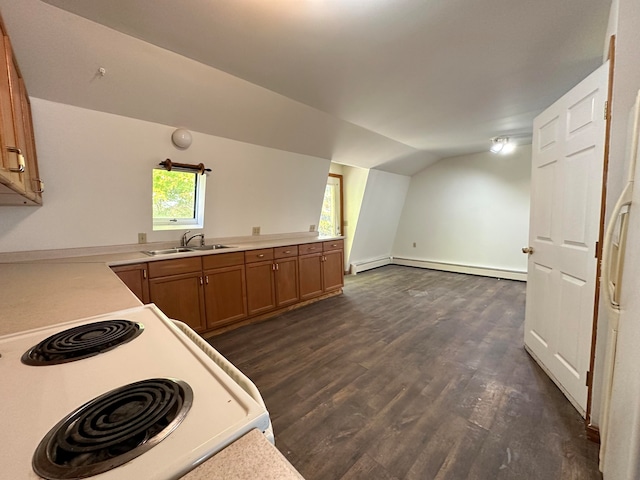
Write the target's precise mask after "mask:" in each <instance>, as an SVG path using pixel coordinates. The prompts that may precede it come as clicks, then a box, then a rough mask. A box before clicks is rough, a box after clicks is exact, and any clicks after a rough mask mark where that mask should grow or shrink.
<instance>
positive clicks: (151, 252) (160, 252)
mask: <svg viewBox="0 0 640 480" xmlns="http://www.w3.org/2000/svg"><path fill="white" fill-rule="evenodd" d="M185 252H193V248H190V247H173V248H165V249H162V250H148V251H146V252H142V253H145V254H147V255H150V256H152V257H153V256H155V255H170V254H172V253H185Z"/></svg>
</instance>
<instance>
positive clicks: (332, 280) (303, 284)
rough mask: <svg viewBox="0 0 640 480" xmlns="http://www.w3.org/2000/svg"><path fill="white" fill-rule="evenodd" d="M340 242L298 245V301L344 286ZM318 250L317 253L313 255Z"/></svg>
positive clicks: (341, 245) (342, 244)
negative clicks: (304, 253) (299, 253)
mask: <svg viewBox="0 0 640 480" xmlns="http://www.w3.org/2000/svg"><path fill="white" fill-rule="evenodd" d="M343 246H344V242H343V241H342V240H337V241H332V242H324V244H320V243H314V244H308V245H300V252H301V253H302V252H310V253H308V254H307V255H300V257H299V262H300V263H299V264H300V299H301V300H306V299H309V298H314V297H318V296H320V295H322V294H323V293H326V292H330V291H333V290H337V289H340V288H342V287H343V286H344V253H343ZM318 250H320V252H319V253H315V252H317V251H318Z"/></svg>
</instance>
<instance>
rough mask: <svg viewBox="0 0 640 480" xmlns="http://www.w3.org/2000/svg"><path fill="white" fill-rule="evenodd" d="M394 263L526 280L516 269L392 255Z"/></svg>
mask: <svg viewBox="0 0 640 480" xmlns="http://www.w3.org/2000/svg"><path fill="white" fill-rule="evenodd" d="M392 259H393V260H392V262H390V263H393V264H394V265H404V266H407V267H418V268H429V269H431V270H441V271H444V272H454V273H467V274H471V275H480V276H483V277H493V278H504V279H507V280H519V281H521V282H526V281H527V272H522V271H517V270H503V269H499V268H490V267H473V266H470V265H459V264H455V263H443V262H432V261H428V260H416V259H412V258H402V257H392Z"/></svg>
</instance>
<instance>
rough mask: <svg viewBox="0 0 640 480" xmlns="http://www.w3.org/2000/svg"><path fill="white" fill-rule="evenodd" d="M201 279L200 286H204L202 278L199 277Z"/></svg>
mask: <svg viewBox="0 0 640 480" xmlns="http://www.w3.org/2000/svg"><path fill="white" fill-rule="evenodd" d="M199 278H200V285H202V284H203V283H204V282H203V281H202V277H199Z"/></svg>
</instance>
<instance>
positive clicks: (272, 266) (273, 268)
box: [271, 263, 276, 272]
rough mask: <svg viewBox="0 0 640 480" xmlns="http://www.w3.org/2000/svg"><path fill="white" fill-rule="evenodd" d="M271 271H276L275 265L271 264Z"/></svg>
mask: <svg viewBox="0 0 640 480" xmlns="http://www.w3.org/2000/svg"><path fill="white" fill-rule="evenodd" d="M271 270H273V271H274V272H275V270H276V264H275V263H272V264H271Z"/></svg>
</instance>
